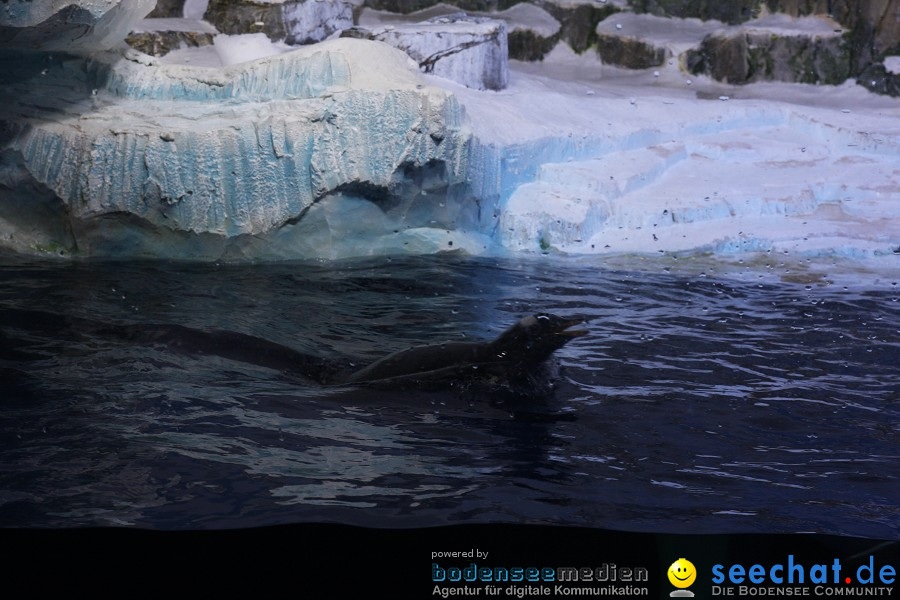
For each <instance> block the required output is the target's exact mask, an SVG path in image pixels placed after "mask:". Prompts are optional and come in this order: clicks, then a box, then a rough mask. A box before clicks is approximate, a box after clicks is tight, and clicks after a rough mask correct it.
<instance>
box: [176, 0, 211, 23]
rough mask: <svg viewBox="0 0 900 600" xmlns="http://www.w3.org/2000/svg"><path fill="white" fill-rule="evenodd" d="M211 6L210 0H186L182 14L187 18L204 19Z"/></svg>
mask: <svg viewBox="0 0 900 600" xmlns="http://www.w3.org/2000/svg"><path fill="white" fill-rule="evenodd" d="M208 6H209V0H184V8H183V9H182V15H184V18H185V19H202V18H203V15H204V14H206V9H207V7H208Z"/></svg>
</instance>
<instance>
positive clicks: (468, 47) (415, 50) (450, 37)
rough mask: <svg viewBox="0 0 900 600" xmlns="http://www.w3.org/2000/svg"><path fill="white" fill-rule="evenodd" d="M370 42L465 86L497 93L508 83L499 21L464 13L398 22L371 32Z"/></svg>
mask: <svg viewBox="0 0 900 600" xmlns="http://www.w3.org/2000/svg"><path fill="white" fill-rule="evenodd" d="M372 37H373V39H376V40H379V41H383V42H386V43H388V44H390V45H391V46H394V47H395V48H400V49H401V50H403V51H404V52H406V53H407V54H408V55H409V56H411V57H412V59H413V60H415V61H416V62H417V63H418V64H419V68H420V69H421V70H422V71H423V72H425V73H430V74H433V75H437V76H438V77H444V78H446V79H450V80H452V81H455V82H457V83H460V84H462V85H464V86H466V87H470V88H474V89H479V90H501V89H503V88H505V87H506V85H507V82H508V81H509V51H508V46H507V30H506V24H505V23H504V22H503V21H496V20H492V19H485V18H480V17H468V16H466V15H464V14H461V13H460V14H457V15H451V16H447V17H435V18H434V19H432V20H429V21H426V22H424V23H409V24H407V23H402V24H397V25H396V26H392V27H391V28H390V29H388V28H387V27H382V28H381V29H375V30H373V31H372Z"/></svg>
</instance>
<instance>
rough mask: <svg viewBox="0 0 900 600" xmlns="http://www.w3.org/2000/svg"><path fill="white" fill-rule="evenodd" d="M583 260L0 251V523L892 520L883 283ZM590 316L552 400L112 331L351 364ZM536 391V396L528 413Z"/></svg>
mask: <svg viewBox="0 0 900 600" xmlns="http://www.w3.org/2000/svg"><path fill="white" fill-rule="evenodd" d="M699 271H700V270H699V269H697V270H694V271H693V272H691V270H687V271H684V272H682V273H681V274H679V273H675V272H666V271H665V270H664V269H662V268H655V267H653V268H644V269H642V270H628V269H625V268H619V269H614V268H610V267H608V266H604V265H603V263H602V262H599V261H594V262H590V261H589V262H583V261H582V262H579V261H563V260H557V259H553V258H547V257H543V258H540V259H528V260H504V261H498V260H494V259H492V260H486V259H467V258H459V257H446V256H445V257H427V258H410V259H402V260H399V259H394V260H388V259H379V260H372V261H369V262H348V263H339V264H330V265H310V264H293V263H285V264H274V265H244V266H216V265H183V264H164V263H143V264H134V263H103V264H73V265H69V264H55V265H54V264H34V263H29V264H7V265H6V266H5V267H0V397H2V400H0V403H2V412H0V525H2V526H7V527H9V526H27V527H32V526H51V527H67V526H84V525H136V526H140V527H149V528H163V529H184V528H232V527H248V526H258V525H269V524H283V523H308V522H339V523H347V524H356V525H363V526H374V527H413V526H430V525H442V524H457V523H484V522H512V523H555V524H568V525H580V526H590V527H603V528H610V529H619V530H629V531H654V532H682V533H692V532H697V533H699V532H704V533H711V532H717V533H724V532H797V531H815V532H824V533H838V534H848V535H858V536H869V537H876V538H890V539H900V508H898V502H897V501H898V498H900V467H898V465H900V446H898V443H897V442H898V428H900V420H898V415H900V367H898V365H900V343H898V340H900V336H898V329H900V302H898V296H900V290H898V289H897V286H896V285H891V283H890V281H888V282H884V283H883V284H881V283H879V284H872V285H861V286H850V287H849V289H847V288H845V287H844V286H842V285H838V284H832V285H805V284H798V283H788V282H783V281H777V280H774V279H771V278H770V279H759V278H757V277H756V276H753V275H752V274H751V275H746V274H745V276H742V277H733V276H727V275H724V274H722V275H716V274H715V272H707V273H700V272H699ZM537 311H548V312H553V313H556V314H560V315H564V316H578V317H582V318H585V319H587V320H588V324H587V328H588V329H589V332H590V333H589V335H587V336H585V337H581V338H578V339H576V340H575V341H573V342H572V343H571V344H570V345H569V346H567V347H566V348H564V349H563V350H562V351H561V352H560V353H559V354H560V359H561V363H562V372H561V377H560V380H559V381H558V383H557V389H556V393H555V397H552V398H548V399H547V400H546V402H545V403H544V406H542V407H541V409H542V410H543V411H544V412H545V413H546V414H547V415H549V417H548V418H546V419H539V418H521V415H517V414H514V413H515V411H514V410H513V411H511V410H510V409H509V407H508V406H501V405H497V404H496V403H493V402H491V399H489V398H472V397H467V396H463V395H460V394H458V393H456V392H455V391H453V390H447V391H444V392H425V391H417V390H406V391H403V390H400V391H371V390H355V391H354V390H346V389H343V390H341V389H332V388H323V387H321V386H316V385H311V384H305V383H303V382H302V381H298V379H297V378H296V377H295V376H292V375H291V374H289V373H284V372H281V371H279V370H276V369H268V368H265V367H262V366H255V365H252V364H248V363H243V362H237V361H234V360H230V359H228V358H223V357H222V356H219V355H217V354H216V353H215V352H203V353H200V352H193V353H191V352H175V351H173V349H172V348H169V347H167V346H165V345H160V344H146V343H145V344H141V343H137V342H135V341H129V340H127V339H123V338H121V337H116V336H112V335H109V334H108V329H104V326H116V327H118V326H129V327H131V326H140V325H144V324H161V323H165V324H177V325H182V326H185V327H190V328H196V329H201V330H210V329H226V330H229V331H236V332H241V333H245V334H249V335H253V336H257V337H260V338H263V339H267V340H272V341H275V342H278V343H281V344H285V345H288V346H291V347H293V348H296V349H298V350H300V351H303V352H307V353H314V354H318V355H321V356H323V357H330V358H335V359H338V360H345V361H353V362H355V363H359V364H365V363H366V362H368V361H370V360H373V359H375V358H377V357H380V356H383V355H384V354H386V353H388V352H390V351H393V350H398V349H402V348H404V347H407V346H410V345H415V344H420V343H427V342H434V341H438V340H461V339H465V340H473V339H486V338H491V337H493V336H495V335H496V334H497V333H499V332H500V331H502V330H503V329H505V328H506V327H507V326H508V325H510V324H511V323H512V322H514V321H515V320H516V319H517V318H519V317H521V316H523V315H526V314H529V313H533V312H537ZM539 412H540V411H539Z"/></svg>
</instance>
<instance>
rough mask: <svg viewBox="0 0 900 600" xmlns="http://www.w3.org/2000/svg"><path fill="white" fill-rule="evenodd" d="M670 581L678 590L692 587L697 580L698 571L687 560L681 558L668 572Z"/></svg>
mask: <svg viewBox="0 0 900 600" xmlns="http://www.w3.org/2000/svg"><path fill="white" fill-rule="evenodd" d="M668 575H669V581H670V582H671V583H672V585H674V586H675V587H677V588H686V587H690V586H691V584H692V583H694V580H695V579H697V569H695V568H694V564H693V563H692V562H691V561H689V560H687V559H686V558H679V559H678V560H676V561H675V562H673V563H672V566H671V567H669V571H668Z"/></svg>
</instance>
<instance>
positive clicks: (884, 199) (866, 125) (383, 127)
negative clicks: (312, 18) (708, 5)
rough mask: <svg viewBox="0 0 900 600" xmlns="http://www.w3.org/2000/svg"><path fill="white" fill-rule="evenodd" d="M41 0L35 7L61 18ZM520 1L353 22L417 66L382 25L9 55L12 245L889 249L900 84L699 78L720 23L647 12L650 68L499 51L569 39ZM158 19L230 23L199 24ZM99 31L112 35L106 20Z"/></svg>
mask: <svg viewBox="0 0 900 600" xmlns="http://www.w3.org/2000/svg"><path fill="white" fill-rule="evenodd" d="M141 1H142V0H132V2H130V3H126V2H123V3H122V4H115V3H113V2H106V3H103V2H99V0H98V2H97V3H96V6H98V7H101V6H102V7H105V8H104V10H105V11H106V12H103V11H100V12H99V13H98V15H97V17H96V19H97V20H98V22H100V21H102V20H103V19H104V18H105V17H104V16H103V15H109V14H110V13H111V12H113V11H114V10H119V11H120V12H119V13H118V14H119V17H116V18H121V17H122V15H124V14H125V13H124V12H121V11H123V10H124V8H122V7H130V8H134V7H135V6H138V5H140V3H141ZM316 1H317V0H308V2H316ZM202 4H203V2H191V3H189V5H188V6H186V7H185V14H187V12H188V10H189V9H190V12H191V14H192V15H196V14H197V13H199V12H200V11H201V9H202V10H205V7H204V6H201V5H202ZM285 4H288V3H285ZM293 4H297V3H293ZM558 4H560V5H562V4H565V2H562V3H558ZM568 4H572V5H573V6H576V7H577V6H579V4H578V2H577V1H574V0H573V2H569V3H568ZM8 6H17V4H15V3H11V4H9V5H8ZM44 6H50V7H51V8H48V9H47V11H48V12H47V13H46V14H43V15H37V16H36V17H35V19H36V20H35V21H34V22H35V23H38V24H40V23H41V22H47V21H52V20H53V15H55V14H57V13H56V12H53V10H51V9H52V6H55V5H52V3H46V4H45V5H44ZM525 6H530V7H531V8H526V7H523V8H518V9H510V10H508V11H503V12H502V13H495V14H494V15H493V16H494V17H496V18H495V19H490V20H484V19H483V17H475V18H462V17H458V16H453V15H451V16H449V17H448V16H446V15H436V14H431V17H429V18H432V19H434V18H435V17H436V20H432V21H431V22H426V23H425V24H422V23H413V22H411V21H417V20H420V19H419V17H422V16H424V15H425V13H426V12H427V11H423V12H422V13H420V14H417V15H412V16H408V17H404V18H399V17H398V18H395V19H394V21H393V22H388V21H389V20H390V19H389V18H388V17H387V16H385V15H383V14H382V15H380V16H379V15H375V17H376V18H375V20H374V21H373V22H366V23H361V24H362V25H364V26H365V27H367V28H369V31H368V32H367V33H366V35H367V36H370V35H371V36H373V37H376V39H383V40H385V41H389V42H390V43H391V44H393V45H396V46H398V47H401V48H404V49H405V50H406V51H407V52H408V53H409V55H412V56H413V57H414V59H412V60H411V59H410V58H409V56H408V55H407V54H404V53H403V52H401V51H399V50H397V49H395V48H391V47H390V46H389V45H388V44H384V43H379V42H377V41H369V40H356V39H332V40H329V41H326V42H322V43H319V44H315V45H310V46H306V47H303V48H300V49H293V48H290V47H289V46H286V45H285V44H284V43H281V42H273V41H272V40H271V36H266V35H264V34H262V33H251V34H244V35H222V36H219V37H216V38H215V43H214V44H213V45H208V46H205V47H203V48H179V49H175V50H172V51H171V52H169V53H168V54H166V56H165V57H163V58H154V57H151V56H148V55H146V54H143V53H141V52H137V51H135V50H127V51H123V50H119V49H116V50H109V51H102V52H101V51H97V50H96V49H95V50H93V51H92V53H91V54H90V55H89V56H73V55H68V54H63V53H56V52H53V53H49V52H48V53H44V54H37V53H30V52H24V53H23V52H20V51H15V50H4V51H2V52H0V81H2V87H0V100H2V101H0V248H6V249H12V250H15V251H19V252H25V253H43V254H46V253H77V254H80V255H85V256H92V255H103V256H170V257H179V258H203V259H220V258H230V259H242V258H250V259H260V258H263V259H266V258H311V257H316V258H345V257H352V256H362V255H370V254H383V253H399V252H413V253H420V252H435V251H444V250H452V251H464V252H468V253H472V254H482V253H501V254H502V253H508V252H533V253H540V252H543V253H549V252H559V253H578V254H585V253H593V254H609V255H621V254H652V255H669V254H678V253H684V252H714V253H718V254H739V253H745V252H761V251H768V252H788V253H792V254H795V255H800V256H811V255H815V256H822V255H826V256H834V255H841V256H852V257H857V258H859V257H862V258H870V259H877V260H887V261H891V260H894V261H895V260H896V256H895V255H896V254H897V253H900V218H898V217H900V205H898V199H900V168H898V166H897V165H898V164H900V125H898V123H900V119H898V116H900V100H897V99H895V98H889V97H877V96H874V95H871V94H868V93H867V92H866V91H865V90H864V89H863V88H861V87H859V86H855V85H853V84H850V83H847V84H844V85H843V86H826V85H822V86H812V85H803V86H801V85H790V84H776V83H753V84H750V85H746V86H732V85H725V84H722V83H719V82H717V81H715V80H713V79H710V78H708V77H706V76H704V75H703V74H700V75H697V76H695V75H690V76H689V77H688V75H687V74H686V73H685V71H683V70H682V69H681V65H679V58H683V57H684V55H685V54H686V53H688V52H690V50H691V49H692V48H693V49H696V48H699V47H700V44H701V42H702V40H703V39H707V38H709V37H710V36H712V35H714V34H715V32H717V31H721V30H723V29H728V26H723V25H722V24H720V23H711V22H700V21H696V22H694V21H690V20H682V21H678V22H677V24H678V25H679V27H674V28H673V27H672V23H674V22H673V21H671V20H668V27H667V28H663V29H660V30H659V31H656V32H655V30H654V28H653V24H654V23H656V21H655V19H656V17H651V16H647V15H626V14H622V15H616V16H614V17H610V18H609V19H607V21H604V22H603V23H605V24H603V23H602V25H603V27H598V28H597V33H598V34H600V33H604V32H605V33H608V34H610V35H612V36H616V37H618V38H623V37H627V36H628V35H630V34H631V32H632V31H631V30H632V29H634V30H635V31H636V32H637V30H641V32H642V35H635V36H634V37H635V39H637V40H642V41H644V42H648V47H650V48H651V52H652V53H656V52H657V49H659V48H662V57H661V60H660V59H657V58H654V61H655V62H654V66H653V67H651V68H650V69H644V70H627V69H620V68H616V67H611V66H610V65H609V64H608V63H609V61H605V62H603V61H600V60H598V58H597V55H596V53H594V52H588V53H585V54H584V55H580V56H578V55H576V54H575V53H574V52H573V51H572V50H571V49H569V47H568V46H567V45H566V44H565V43H560V44H558V45H556V47H555V49H554V50H553V51H552V52H550V53H549V54H547V55H546V56H545V58H544V60H543V62H540V63H526V62H519V61H515V60H513V61H507V60H506V50H505V48H503V46H502V43H505V42H502V43H501V41H500V40H501V37H502V38H503V39H504V40H505V39H506V38H505V35H506V33H507V30H509V31H510V32H512V31H523V30H527V31H531V32H532V34H533V35H535V36H538V37H540V39H542V40H553V39H557V38H558V37H559V36H561V35H563V28H561V27H560V22H561V21H555V20H554V19H552V18H547V17H548V16H549V15H547V14H546V13H544V12H543V11H542V10H541V9H537V7H534V6H532V5H525ZM547 6H548V7H550V8H552V6H551V5H549V4H548V5H547ZM591 6H593V5H591ZM116 7H120V8H118V9H117V8H116ZM57 8H58V7H57ZM535 9H536V10H535ZM6 10H7V11H8V10H9V9H8V8H7V9H6ZM443 10H446V7H436V8H434V9H432V12H434V11H443ZM126 12H127V11H126ZM138 12H140V11H137V12H133V13H132V12H128V15H129V18H132V17H135V16H136V15H137V14H138ZM204 14H205V13H204ZM362 14H363V17H365V18H368V17H366V15H367V14H368V15H371V14H373V13H372V12H371V11H363V13H362ZM141 16H143V15H141ZM392 18H393V17H392ZM498 19H500V20H498ZM502 19H508V21H509V22H508V23H506V24H504V21H503V20H502ZM22 22H23V23H24V21H22ZM9 23H10V21H4V24H5V25H6V26H10V25H9ZM517 23H518V24H517ZM162 25H164V24H162V23H157V24H156V25H153V24H149V25H148V24H146V23H144V24H143V25H141V24H138V25H135V26H133V27H132V29H135V30H140V29H141V28H142V27H144V28H146V29H150V27H151V26H152V27H158V26H162ZM165 25H166V27H167V31H176V32H177V31H178V28H179V27H184V28H188V29H191V30H192V31H198V32H199V33H203V34H204V35H208V36H215V35H216V30H215V29H213V28H212V27H211V26H209V25H208V24H203V23H202V22H198V21H194V22H192V23H191V24H188V23H187V22H180V23H175V24H165ZM617 25H619V26H621V28H619V27H616V26H617ZM16 26H17V27H18V26H19V25H16ZM813 26H815V27H819V28H820V29H821V22H819V21H816V22H813V21H800V20H786V19H784V18H781V17H779V18H767V20H765V21H760V22H757V23H750V24H746V25H745V29H742V30H741V31H763V32H764V33H763V35H771V32H773V31H775V30H779V31H782V30H784V29H785V28H786V27H788V28H794V29H796V28H797V27H800V28H804V27H806V28H809V27H813ZM97 27H98V26H94V31H96V32H97V35H100V37H102V35H101V33H102V32H101V30H103V31H112V29H109V28H108V27H106V26H104V27H106V29H104V27H100V28H99V29H97ZM779 28H780V29H779ZM794 29H791V31H794ZM23 31H24V30H23ZM816 31H817V32H818V33H821V34H822V36H823V37H826V38H829V39H831V38H834V37H835V35H834V34H835V33H836V32H834V31H833V30H832V31H830V32H829V31H824V30H821V31H820V30H816ZM501 32H502V34H503V35H502V36H501V35H500V34H501ZM66 35H68V34H66ZM103 35H105V34H103ZM64 38H65V35H63V36H62V37H60V38H58V39H64ZM23 39H27V36H26V38H23ZM89 39H90V36H89ZM92 39H94V41H93V42H91V44H95V42H96V41H97V40H98V39H100V38H98V37H96V36H95V37H94V38H92ZM650 42H652V43H650ZM494 44H495V45H494ZM100 46H104V44H100ZM98 47H99V46H98ZM467 53H468V56H467ZM654 56H655V54H654ZM473 57H474V60H470V59H473ZM457 59H459V60H458V61H457V62H455V63H454V60H457ZM895 62H896V61H893V60H886V61H885V67H886V68H888V69H897V66H896V65H895V64H894V63H895ZM441 65H443V67H441V68H439V66H441ZM423 66H424V67H425V68H424V69H423V68H422V67H423ZM488 67H490V68H488ZM423 70H424V71H426V73H425V74H423V73H422V71H423Z"/></svg>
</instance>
